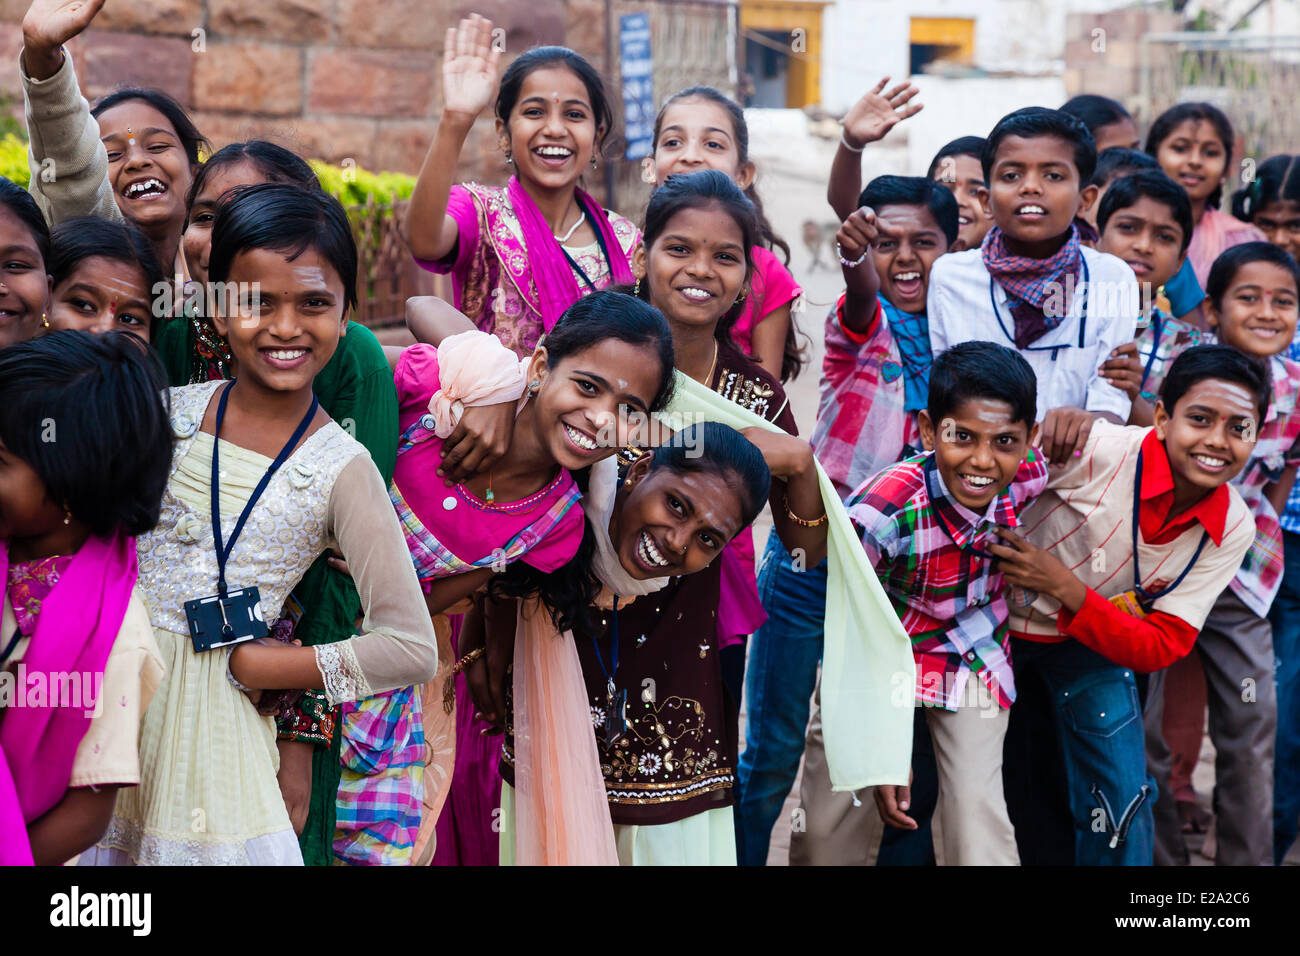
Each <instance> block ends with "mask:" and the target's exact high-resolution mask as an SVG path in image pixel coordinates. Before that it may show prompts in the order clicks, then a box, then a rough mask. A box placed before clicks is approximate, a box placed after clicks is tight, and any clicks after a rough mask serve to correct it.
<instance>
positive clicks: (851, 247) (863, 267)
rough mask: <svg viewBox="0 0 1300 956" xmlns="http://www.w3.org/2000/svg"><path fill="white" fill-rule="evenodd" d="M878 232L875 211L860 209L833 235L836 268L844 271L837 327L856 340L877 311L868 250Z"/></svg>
mask: <svg viewBox="0 0 1300 956" xmlns="http://www.w3.org/2000/svg"><path fill="white" fill-rule="evenodd" d="M882 233H884V230H883V229H882V228H881V227H880V224H879V223H878V222H877V221H876V213H875V211H874V210H872V209H868V208H867V207H866V206H863V207H862V208H861V209H858V210H856V211H855V212H853V213H851V214H850V215H849V216H847V217H845V219H844V223H843V224H842V225H841V226H840V230H839V232H837V233H836V234H835V241H836V243H838V244H839V247H840V256H841V257H842V262H841V264H840V268H841V269H842V271H843V272H844V308H843V310H842V311H841V312H840V326H841V327H842V328H843V329H844V331H845V332H847V333H848V334H849V335H851V336H854V337H856V338H858V339H863V338H866V337H867V336H868V335H870V334H871V331H872V328H873V327H874V325H875V322H876V317H877V315H878V314H879V312H880V298H879V293H880V276H879V274H877V272H876V263H875V261H874V260H873V259H872V257H871V247H872V246H874V245H875V244H876V240H878V239H879V238H880V236H881V234H882ZM848 263H856V264H855V265H849V264H848Z"/></svg>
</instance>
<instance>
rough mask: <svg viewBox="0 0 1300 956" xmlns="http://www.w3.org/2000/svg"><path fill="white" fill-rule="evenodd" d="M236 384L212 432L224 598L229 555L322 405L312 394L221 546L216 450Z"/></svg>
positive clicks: (215, 531) (216, 539)
mask: <svg viewBox="0 0 1300 956" xmlns="http://www.w3.org/2000/svg"><path fill="white" fill-rule="evenodd" d="M234 384H235V383H234V382H233V381H232V382H231V383H230V385H227V386H226V387H225V388H224V389H223V390H222V392H221V400H220V401H219V402H218V403H217V425H216V428H214V429H213V435H212V540H213V543H214V544H215V545H216V547H217V593H218V594H220V595H221V596H222V597H223V598H224V597H225V596H226V562H227V561H228V560H230V553H231V552H232V551H234V550H235V539H237V538H238V537H239V532H241V531H243V530H244V522H246V521H247V520H248V516H249V515H250V514H252V513H253V505H255V504H257V499H259V498H261V497H262V492H264V491H266V486H267V485H269V484H270V483H271V477H272V476H273V475H274V474H275V473H276V472H277V471H279V470H280V466H281V465H283V464H284V463H285V461H287V460H288V458H289V455H290V454H292V453H293V450H294V448H295V447H296V446H297V444H298V441H299V440H300V439H301V438H302V436H303V434H304V433H305V432H306V431H307V426H308V425H310V424H311V420H312V419H313V418H315V417H316V409H317V408H319V407H320V402H318V401H317V400H316V395H315V393H314V392H313V393H312V396H311V408H309V409H307V414H306V415H305V416H303V420H302V421H301V422H299V423H298V427H297V428H296V429H295V430H294V433H293V435H292V436H291V437H290V439H289V440H288V441H287V442H285V445H284V447H283V448H281V449H280V454H278V455H276V456H275V461H273V462H271V467H269V468H267V469H266V474H264V475H263V476H262V480H261V481H259V482H258V483H257V487H256V488H254V489H253V494H252V495H251V496H249V499H248V504H246V505H244V511H243V513H242V514H240V516H239V520H238V521H237V522H235V530H233V531H231V532H230V540H229V541H227V542H226V543H225V545H224V546H223V545H222V541H221V498H220V494H219V492H220V486H219V484H218V482H217V475H218V466H217V449H218V447H219V446H220V445H221V441H220V438H221V423H222V421H224V420H225V417H226V399H228V398H230V388H231V386H232V385H234Z"/></svg>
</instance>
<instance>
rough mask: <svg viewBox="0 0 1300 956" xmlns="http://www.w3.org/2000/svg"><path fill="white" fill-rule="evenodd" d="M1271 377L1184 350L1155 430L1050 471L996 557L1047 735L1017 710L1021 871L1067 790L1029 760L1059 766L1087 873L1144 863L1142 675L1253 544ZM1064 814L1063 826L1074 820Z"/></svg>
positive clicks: (1216, 349) (1164, 660)
mask: <svg viewBox="0 0 1300 956" xmlns="http://www.w3.org/2000/svg"><path fill="white" fill-rule="evenodd" d="M1269 398H1270V394H1269V378H1268V370H1267V368H1266V367H1265V366H1264V365H1263V364H1262V363H1261V362H1259V361H1258V360H1256V359H1253V358H1250V357H1248V356H1245V355H1243V354H1241V353H1240V352H1238V351H1236V350H1234V349H1230V348H1226V347H1223V346H1210V345H1205V346H1198V347H1196V348H1192V349H1189V350H1187V351H1186V352H1184V353H1183V354H1182V355H1180V356H1179V357H1178V358H1177V359H1176V360H1175V361H1174V363H1173V366H1172V367H1171V368H1170V371H1169V375H1168V376H1167V377H1166V379H1165V382H1164V387H1163V390H1162V393H1161V401H1160V403H1159V404H1157V406H1156V410H1155V425H1154V427H1152V428H1146V429H1143V428H1116V427H1114V426H1112V425H1109V424H1101V423H1099V424H1098V425H1097V426H1096V427H1094V428H1093V429H1092V432H1091V434H1090V435H1089V437H1088V443H1087V445H1086V446H1085V448H1084V452H1083V455H1082V456H1080V457H1079V458H1076V459H1075V460H1073V461H1072V462H1071V463H1070V464H1069V465H1067V466H1066V468H1064V469H1063V470H1061V471H1059V472H1057V473H1055V474H1054V475H1053V476H1052V479H1051V481H1050V482H1049V483H1048V488H1047V491H1046V493H1044V494H1043V495H1042V496H1041V497H1040V498H1039V499H1038V500H1037V501H1036V502H1035V503H1034V504H1033V505H1032V506H1031V507H1030V508H1029V509H1028V511H1027V512H1026V513H1025V515H1024V518H1023V521H1022V528H1023V531H1022V533H1021V534H1020V535H1017V534H1013V533H1010V532H1003V533H1002V536H1003V538H1004V539H1005V540H1004V542H1003V543H1001V544H997V545H992V546H990V548H989V550H990V551H991V552H992V553H993V554H995V555H996V556H997V557H998V558H999V559H1000V562H999V563H1000V567H1001V570H1002V574H1003V576H1004V578H1005V580H1006V581H1007V583H1008V584H1009V585H1011V586H1012V587H1013V588H1014V589H1015V590H1014V591H1013V593H1012V596H1011V598H1010V600H1011V605H1012V608H1011V633H1012V637H1013V639H1012V642H1011V643H1012V654H1013V656H1014V660H1015V673H1016V680H1017V683H1018V684H1020V685H1021V686H1022V687H1025V686H1027V685H1028V683H1029V682H1033V683H1034V684H1036V685H1039V686H1041V687H1043V688H1045V690H1046V692H1047V697H1048V699H1050V701H1051V706H1050V708H1049V709H1048V713H1049V714H1050V725H1048V726H1044V725H1043V724H1042V723H1040V722H1038V721H1035V720H1034V719H1033V718H1034V717H1035V716H1036V715H1037V714H1038V713H1039V712H1038V711H1029V712H1026V713H1025V714H1020V713H1018V712H1017V710H1016V709H1013V710H1012V715H1011V722H1010V727H1009V728H1008V732H1007V741H1006V763H1005V764H1004V771H1005V778H1006V779H1005V782H1006V794H1007V804H1008V807H1009V808H1010V810H1011V816H1012V819H1013V820H1015V823H1016V834H1017V840H1018V842H1019V846H1020V851H1021V857H1022V860H1023V861H1024V862H1026V863H1038V862H1044V856H1043V854H1044V852H1045V851H1044V848H1045V847H1049V846H1051V845H1053V843H1054V841H1053V840H1052V839H1051V838H1052V837H1053V836H1054V835H1057V834H1054V833H1053V832H1051V830H1044V828H1043V825H1042V824H1041V821H1042V820H1043V819H1047V818H1048V817H1050V814H1048V815H1047V816H1041V814H1042V813H1043V807H1044V806H1047V805H1051V804H1055V803H1056V800H1055V799H1054V798H1055V796H1056V794H1057V793H1058V792H1059V784H1058V783H1057V782H1056V781H1054V780H1052V779H1051V777H1052V773H1051V770H1050V769H1049V770H1048V771H1047V772H1044V768H1043V766H1042V765H1041V764H1037V765H1036V764H1035V762H1034V761H1033V760H1032V759H1031V757H1030V754H1034V753H1039V752H1041V746H1040V741H1041V738H1042V735H1047V736H1048V737H1050V738H1052V743H1053V744H1054V745H1055V746H1054V748H1049V749H1056V750H1057V752H1058V753H1059V754H1060V755H1061V760H1062V763H1063V767H1064V777H1065V789H1066V793H1067V794H1068V804H1069V806H1068V818H1069V819H1070V820H1072V821H1073V841H1072V842H1073V848H1074V852H1073V857H1074V862H1075V863H1076V864H1078V865H1139V866H1140V865H1150V863H1151V861H1152V857H1153V849H1154V847H1153V828H1154V825H1153V819H1152V811H1151V803H1152V801H1153V798H1154V795H1153V787H1152V784H1151V781H1150V778H1149V777H1148V775H1147V767H1146V754H1145V749H1144V742H1143V728H1142V712H1141V709H1140V707H1139V704H1138V694H1137V687H1136V683H1135V679H1134V676H1133V675H1134V672H1135V671H1141V672H1150V671H1156V670H1159V669H1161V668H1163V667H1167V666H1168V665H1169V664H1171V663H1172V662H1174V661H1176V660H1178V659H1179V658H1181V657H1183V656H1185V655H1186V654H1187V653H1188V652H1190V651H1191V649H1192V647H1193V645H1194V643H1196V641H1197V632H1198V630H1199V629H1200V628H1201V626H1202V624H1203V623H1204V622H1205V621H1206V618H1207V615H1208V614H1209V613H1210V611H1211V609H1212V608H1213V606H1214V603H1215V599H1216V597H1218V595H1219V593H1220V592H1221V591H1222V590H1223V588H1224V587H1225V586H1227V585H1228V583H1229V582H1230V581H1231V580H1232V578H1233V575H1234V574H1235V573H1236V570H1237V568H1238V566H1239V565H1240V564H1241V559H1242V557H1243V555H1245V553H1246V551H1247V550H1248V549H1249V548H1250V545H1251V542H1252V541H1253V539H1254V536H1255V528H1254V522H1253V521H1252V518H1251V514H1250V510H1249V509H1248V508H1247V507H1246V505H1245V503H1244V502H1243V501H1242V499H1241V496H1240V495H1238V494H1237V492H1236V490H1235V489H1234V488H1231V487H1229V485H1228V482H1229V481H1230V480H1231V479H1232V478H1233V477H1234V476H1235V475H1237V474H1238V473H1239V472H1240V471H1241V470H1242V469H1243V468H1244V467H1246V464H1247V462H1248V461H1249V459H1250V457H1251V453H1252V448H1253V442H1252V439H1253V438H1254V436H1255V434H1256V433H1257V430H1258V423H1259V422H1261V421H1263V420H1264V418H1265V415H1266V413H1267V411H1268V407H1269ZM1053 809H1059V810H1060V811H1061V813H1062V815H1064V814H1065V812H1066V811H1065V808H1055V807H1053Z"/></svg>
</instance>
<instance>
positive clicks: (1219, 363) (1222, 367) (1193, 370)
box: [1160, 345, 1273, 422]
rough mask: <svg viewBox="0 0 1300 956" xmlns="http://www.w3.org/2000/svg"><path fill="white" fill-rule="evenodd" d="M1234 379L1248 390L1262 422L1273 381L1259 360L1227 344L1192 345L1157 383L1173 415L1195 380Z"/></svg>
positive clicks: (1266, 410)
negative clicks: (1175, 407) (1160, 382)
mask: <svg viewBox="0 0 1300 956" xmlns="http://www.w3.org/2000/svg"><path fill="white" fill-rule="evenodd" d="M1210 378H1214V379H1219V380H1221V381H1224V382H1234V383H1236V384H1237V385H1241V386H1242V387H1244V388H1245V389H1246V391H1248V392H1250V397H1251V398H1253V399H1254V400H1255V406H1256V407H1257V408H1258V409H1259V420H1260V421H1261V422H1262V421H1264V418H1265V417H1266V416H1267V415H1268V403H1269V402H1270V401H1271V400H1272V397H1273V381H1272V377H1271V376H1270V374H1269V371H1268V366H1267V365H1265V364H1264V362H1263V361H1262V360H1260V359H1259V358H1256V357H1255V356H1253V355H1247V354H1246V353H1245V352H1239V351H1237V350H1236V349H1234V348H1233V347H1232V346H1230V345H1196V346H1193V347H1192V348H1190V349H1187V350H1186V351H1184V352H1182V353H1181V354H1179V356H1178V357H1177V358H1176V359H1174V360H1173V362H1172V363H1171V364H1170V366H1169V371H1168V372H1166V373H1165V380H1164V382H1163V383H1162V384H1161V386H1160V401H1161V402H1163V403H1164V406H1165V411H1166V412H1169V413H1170V414H1173V410H1174V406H1175V405H1177V404H1178V402H1179V401H1180V400H1181V399H1182V397H1183V396H1184V395H1186V394H1187V391H1188V389H1190V388H1191V387H1192V386H1193V385H1195V384H1196V383H1197V382H1203V381H1205V380H1206V379H1210Z"/></svg>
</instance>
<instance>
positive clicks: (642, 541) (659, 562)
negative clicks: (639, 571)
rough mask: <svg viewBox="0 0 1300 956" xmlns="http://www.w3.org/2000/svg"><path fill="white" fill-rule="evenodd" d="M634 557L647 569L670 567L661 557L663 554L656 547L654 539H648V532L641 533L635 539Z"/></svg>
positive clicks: (667, 561) (665, 559)
mask: <svg viewBox="0 0 1300 956" xmlns="http://www.w3.org/2000/svg"><path fill="white" fill-rule="evenodd" d="M636 555H637V557H638V558H640V559H641V562H642V563H643V564H644V565H645V566H646V567H648V568H652V569H655V568H670V567H672V562H671V561H669V560H668V559H667V558H665V557H664V556H663V552H661V551H660V550H659V548H658V547H656V545H655V542H654V539H653V538H651V537H650V535H649V533H648V532H645V531H642V532H641V534H640V535H639V536H638V537H637V540H636Z"/></svg>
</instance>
